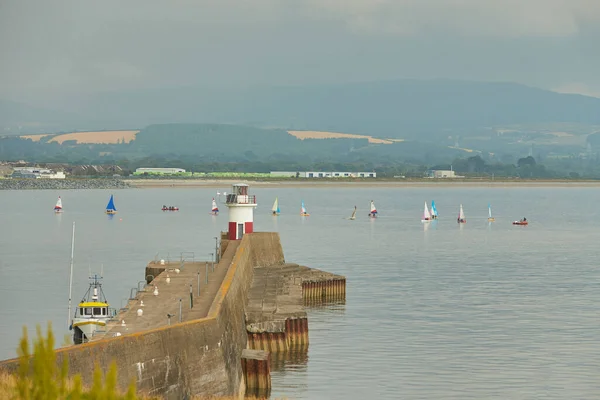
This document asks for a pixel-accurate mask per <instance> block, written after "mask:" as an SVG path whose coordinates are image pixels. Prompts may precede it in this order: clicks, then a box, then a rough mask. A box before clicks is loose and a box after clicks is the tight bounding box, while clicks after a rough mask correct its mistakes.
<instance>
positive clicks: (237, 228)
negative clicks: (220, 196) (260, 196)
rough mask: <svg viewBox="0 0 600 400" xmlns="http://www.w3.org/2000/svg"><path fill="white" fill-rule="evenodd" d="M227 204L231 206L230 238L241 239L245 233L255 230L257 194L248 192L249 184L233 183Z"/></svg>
mask: <svg viewBox="0 0 600 400" xmlns="http://www.w3.org/2000/svg"><path fill="white" fill-rule="evenodd" d="M225 205H226V206H227V207H229V232H228V238H229V240H240V239H241V238H242V236H244V234H245V233H252V232H253V231H254V209H255V208H256V196H254V195H249V194H248V185H246V184H244V183H237V184H235V185H233V188H232V191H231V193H230V194H228V195H227V201H226V203H225Z"/></svg>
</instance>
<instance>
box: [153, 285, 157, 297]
mask: <svg viewBox="0 0 600 400" xmlns="http://www.w3.org/2000/svg"><path fill="white" fill-rule="evenodd" d="M153 294H154V295H155V296H158V286H154V293H153Z"/></svg>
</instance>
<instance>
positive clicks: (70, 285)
mask: <svg viewBox="0 0 600 400" xmlns="http://www.w3.org/2000/svg"><path fill="white" fill-rule="evenodd" d="M74 252H75V221H73V233H72V235H71V272H70V274H69V315H68V316H67V326H69V320H70V319H71V296H72V293H73V255H74Z"/></svg>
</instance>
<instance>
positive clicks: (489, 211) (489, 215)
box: [488, 204, 496, 222]
mask: <svg viewBox="0 0 600 400" xmlns="http://www.w3.org/2000/svg"><path fill="white" fill-rule="evenodd" d="M495 220H496V218H494V217H492V206H491V205H489V204H488V222H494V221H495Z"/></svg>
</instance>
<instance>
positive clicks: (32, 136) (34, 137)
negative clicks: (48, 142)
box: [21, 133, 50, 142]
mask: <svg viewBox="0 0 600 400" xmlns="http://www.w3.org/2000/svg"><path fill="white" fill-rule="evenodd" d="M45 136H50V135H49V134H47V133H46V134H43V135H24V136H21V137H22V138H23V139H31V140H33V141H34V142H39V141H40V139H41V138H43V137H45Z"/></svg>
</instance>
